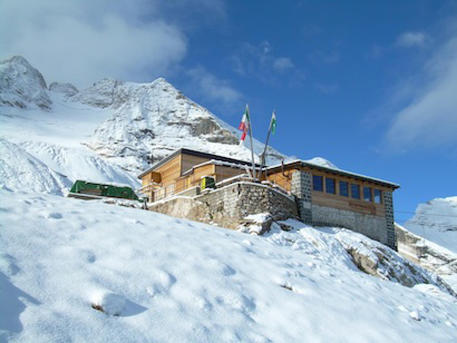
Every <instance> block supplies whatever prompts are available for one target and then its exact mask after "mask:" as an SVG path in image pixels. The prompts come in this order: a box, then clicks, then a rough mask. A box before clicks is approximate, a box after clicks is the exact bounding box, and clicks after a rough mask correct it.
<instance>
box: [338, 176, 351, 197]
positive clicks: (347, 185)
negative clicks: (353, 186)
mask: <svg viewBox="0 0 457 343" xmlns="http://www.w3.org/2000/svg"><path fill="white" fill-rule="evenodd" d="M341 184H345V185H346V194H341ZM338 195H340V196H342V197H345V198H349V182H348V181H344V180H338Z"/></svg>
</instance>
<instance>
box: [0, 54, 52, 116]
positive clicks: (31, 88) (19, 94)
mask: <svg viewBox="0 0 457 343" xmlns="http://www.w3.org/2000/svg"><path fill="white" fill-rule="evenodd" d="M51 105H52V101H51V99H50V98H49V95H48V93H47V86H46V81H45V80H44V78H43V75H41V73H40V72H39V71H38V70H37V69H35V68H33V67H32V66H31V65H30V63H29V62H28V61H27V60H26V59H25V58H24V57H22V56H13V57H11V58H10V59H7V60H4V61H1V62H0V106H12V107H18V108H34V107H38V108H40V109H43V110H50V109H51Z"/></svg>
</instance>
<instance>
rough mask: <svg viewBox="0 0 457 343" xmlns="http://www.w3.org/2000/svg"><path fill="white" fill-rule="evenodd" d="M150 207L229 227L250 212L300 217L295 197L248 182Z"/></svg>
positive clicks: (177, 198) (236, 224) (172, 199)
mask: <svg viewBox="0 0 457 343" xmlns="http://www.w3.org/2000/svg"><path fill="white" fill-rule="evenodd" d="M149 210H151V211H155V212H160V213H164V214H168V215H171V216H174V217H178V218H187V219H191V220H196V221H199V222H203V223H209V224H216V225H219V226H222V227H226V228H229V229H236V228H237V227H238V226H239V225H240V224H241V223H243V222H244V218H245V217H247V216H248V215H251V214H257V213H265V212H269V213H271V214H272V215H273V217H276V218H277V219H286V218H296V217H298V213H297V207H296V204H295V201H294V199H293V198H292V197H290V196H288V195H285V194H282V193H280V192H278V191H276V190H274V189H271V188H270V187H268V186H264V185H260V184H255V183H249V182H238V183H234V184H230V185H228V186H225V187H222V188H218V189H215V190H211V191H209V190H208V191H206V190H205V191H203V192H202V194H200V195H197V196H194V197H183V196H177V197H174V198H171V199H169V200H166V201H161V202H158V203H155V204H152V205H151V206H149Z"/></svg>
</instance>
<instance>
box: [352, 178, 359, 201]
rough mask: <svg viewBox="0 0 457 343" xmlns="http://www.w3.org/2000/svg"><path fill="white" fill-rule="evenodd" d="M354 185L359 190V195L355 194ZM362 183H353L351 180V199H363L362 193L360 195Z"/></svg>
mask: <svg viewBox="0 0 457 343" xmlns="http://www.w3.org/2000/svg"><path fill="white" fill-rule="evenodd" d="M354 186H355V187H357V190H358V193H357V195H358V196H357V197H355V196H354ZM360 193H361V192H360V185H359V184H358V183H352V182H351V199H356V200H360V199H361V195H360Z"/></svg>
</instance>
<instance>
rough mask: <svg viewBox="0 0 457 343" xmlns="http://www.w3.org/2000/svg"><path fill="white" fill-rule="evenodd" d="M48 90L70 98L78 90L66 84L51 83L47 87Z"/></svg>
mask: <svg viewBox="0 0 457 343" xmlns="http://www.w3.org/2000/svg"><path fill="white" fill-rule="evenodd" d="M49 90H50V91H52V92H55V93H61V94H63V95H65V96H66V97H71V96H73V95H75V94H77V93H78V92H79V91H78V88H76V87H75V86H73V85H72V84H71V83H68V82H52V83H51V84H50V85H49Z"/></svg>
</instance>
